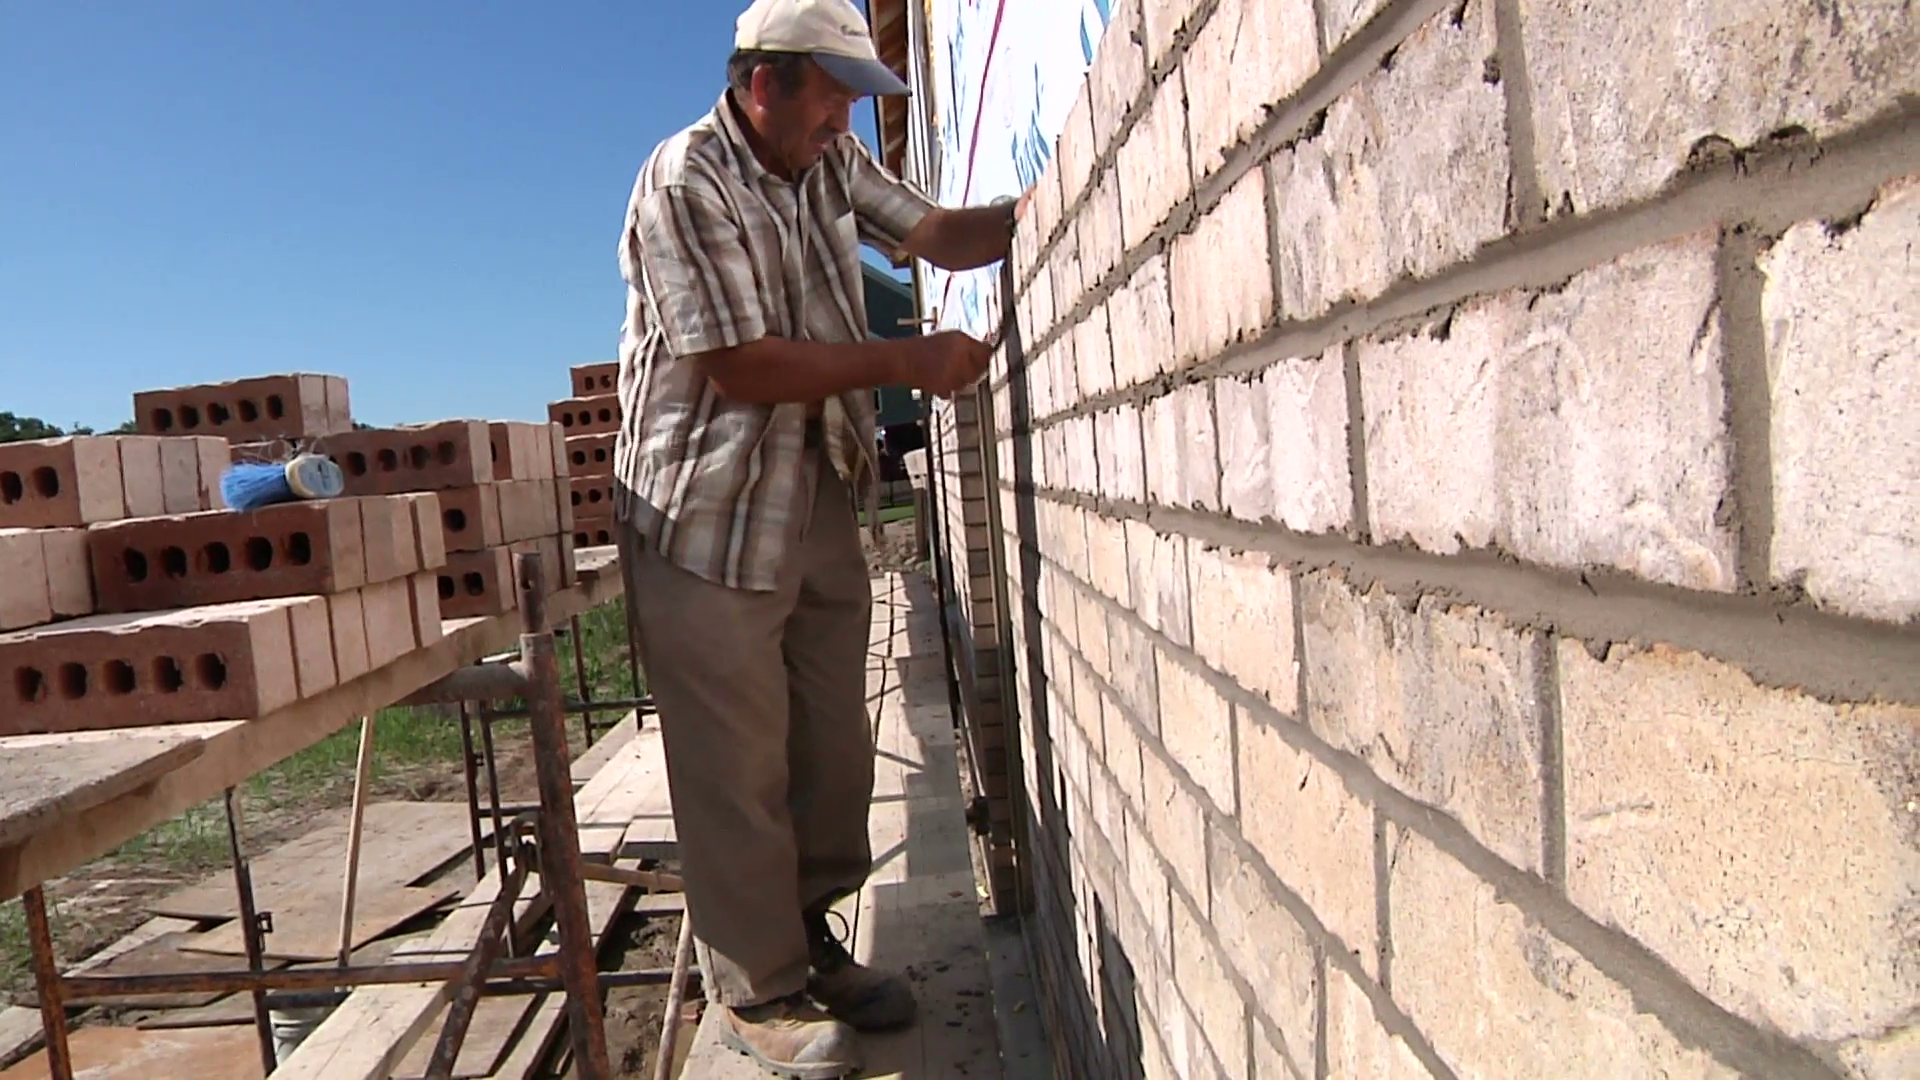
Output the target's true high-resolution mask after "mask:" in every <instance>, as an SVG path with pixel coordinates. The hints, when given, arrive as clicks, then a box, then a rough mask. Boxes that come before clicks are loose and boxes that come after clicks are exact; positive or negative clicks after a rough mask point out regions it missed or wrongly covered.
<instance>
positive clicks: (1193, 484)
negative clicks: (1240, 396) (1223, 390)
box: [1145, 383, 1220, 510]
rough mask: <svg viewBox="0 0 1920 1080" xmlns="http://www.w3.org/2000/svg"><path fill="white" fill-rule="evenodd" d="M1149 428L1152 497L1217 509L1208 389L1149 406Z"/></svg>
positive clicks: (1188, 390) (1186, 390)
mask: <svg viewBox="0 0 1920 1080" xmlns="http://www.w3.org/2000/svg"><path fill="white" fill-rule="evenodd" d="M1145 423H1146V429H1145V443H1146V452H1147V463H1146V464H1147V495H1148V497H1149V498H1150V499H1152V501H1154V502H1156V503H1159V504H1162V505H1165V506H1181V507H1200V508H1202V509H1208V510H1213V509H1218V508H1219V505H1220V467H1219V457H1218V449H1217V447H1216V443H1215V437H1214V430H1213V401H1212V399H1211V397H1210V395H1209V393H1208V387H1207V385H1206V384H1204V383H1196V384H1193V385H1190V386H1185V387H1182V388H1180V389H1179V390H1175V391H1174V392H1173V393H1171V394H1168V395H1166V396H1164V397H1160V398H1156V399H1155V400H1153V401H1152V402H1149V403H1148V405H1147V409H1146V421H1145Z"/></svg>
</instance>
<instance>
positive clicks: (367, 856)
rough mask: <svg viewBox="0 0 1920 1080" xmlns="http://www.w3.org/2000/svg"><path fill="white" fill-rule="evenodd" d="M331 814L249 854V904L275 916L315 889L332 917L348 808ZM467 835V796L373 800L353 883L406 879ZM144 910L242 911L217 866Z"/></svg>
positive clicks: (214, 914) (440, 862) (219, 914)
mask: <svg viewBox="0 0 1920 1080" xmlns="http://www.w3.org/2000/svg"><path fill="white" fill-rule="evenodd" d="M378 737H379V736H378V729H377V728H376V729H375V738H378ZM329 817H330V818H331V820H329V821H327V823H326V824H325V825H323V826H322V827H320V828H317V829H315V830H314V831H312V832H310V833H307V834H306V835H305V836H302V837H300V838H299V839H297V840H291V841H288V842H287V843H284V844H281V845H280V846H278V847H276V848H274V849H273V850H272V851H269V852H266V853H265V854H262V855H258V856H255V857H252V858H249V860H248V864H247V865H248V870H249V872H250V873H251V875H252V877H253V896H254V906H255V908H257V909H258V910H260V911H271V912H273V913H274V918H275V921H276V922H277V921H278V920H279V918H280V912H281V910H283V909H287V908H290V907H291V906H292V905H294V904H295V903H297V902H302V901H305V900H307V899H309V898H312V897H316V896H319V897H325V898H330V902H331V903H332V905H333V908H334V910H335V912H336V915H335V919H336V921H337V920H338V917H339V916H338V914H337V912H338V911H339V907H340V889H341V875H342V874H343V873H344V872H345V869H346V858H347V815H346V812H345V811H344V810H342V811H337V812H335V813H334V814H332V815H329ZM471 836H472V834H471V832H470V828H469V826H468V824H467V808H466V804H465V803H421V802H384V803H371V804H369V805H368V806H367V816H366V822H365V824H364V826H363V827H362V829H361V834H360V878H359V886H358V889H357V890H356V891H357V892H359V893H362V894H364V893H366V892H368V891H370V890H372V891H377V890H379V889H381V888H385V887H391V886H399V885H411V884H412V883H414V882H416V881H418V880H420V879H421V878H422V877H424V876H426V875H427V874H429V873H431V872H432V871H433V870H435V869H437V868H439V867H441V866H444V865H445V864H446V863H447V862H449V861H450V860H452V859H454V858H457V857H458V856H459V855H461V854H462V853H463V852H465V851H466V850H467V849H468V847H469V846H470V845H471ZM147 910H149V911H151V912H153V913H154V914H156V915H171V916H174V917H176V918H182V919H208V920H211V919H233V918H238V917H239V915H240V900H239V895H238V893H237V892H236V891H235V889H234V885H233V874H232V872H231V871H222V872H220V873H218V874H214V875H211V876H209V877H208V878H206V879H205V880H204V881H202V882H200V883H199V884H197V885H192V886H189V887H187V888H185V889H180V890H177V891H175V892H172V893H169V894H167V895H166V896H163V897H161V898H160V899H158V900H156V901H154V902H153V903H152V904H149V905H148V907H147Z"/></svg>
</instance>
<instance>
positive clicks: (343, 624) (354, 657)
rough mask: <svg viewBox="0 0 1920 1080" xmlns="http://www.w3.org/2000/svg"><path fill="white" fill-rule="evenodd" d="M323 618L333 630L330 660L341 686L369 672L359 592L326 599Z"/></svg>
mask: <svg viewBox="0 0 1920 1080" xmlns="http://www.w3.org/2000/svg"><path fill="white" fill-rule="evenodd" d="M326 600H327V618H328V620H329V622H331V624H332V627H333V660H334V664H335V666H336V668H337V669H338V673H339V676H340V681H341V682H343V683H344V682H350V681H352V680H354V679H357V678H359V677H360V676H362V675H365V674H366V673H367V672H368V671H370V670H372V667H373V664H372V661H371V659H370V658H369V657H368V655H367V616H366V605H365V604H363V603H361V602H360V590H359V589H349V590H347V591H346V592H342V593H335V594H333V595H332V596H329V597H327V598H326Z"/></svg>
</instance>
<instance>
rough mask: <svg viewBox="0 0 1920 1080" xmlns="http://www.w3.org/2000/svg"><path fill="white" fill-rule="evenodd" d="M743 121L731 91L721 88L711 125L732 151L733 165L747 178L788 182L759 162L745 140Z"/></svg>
mask: <svg viewBox="0 0 1920 1080" xmlns="http://www.w3.org/2000/svg"><path fill="white" fill-rule="evenodd" d="M745 123H746V121H745V119H744V118H742V117H741V115H740V112H739V106H738V105H736V104H734V101H733V91H731V90H722V91H721V92H720V103H719V104H717V105H715V106H714V107H713V126H714V130H716V131H718V132H719V133H720V137H721V138H722V139H724V140H726V143H727V149H728V150H730V151H731V152H732V153H733V162H734V167H735V168H737V169H739V170H740V175H741V176H742V177H744V178H746V179H748V180H753V181H761V180H770V181H773V182H774V183H776V184H785V183H788V181H786V180H783V179H781V178H780V177H779V176H776V175H775V174H774V173H773V172H771V171H770V170H768V168H767V167H766V166H765V165H762V164H761V163H760V158H759V157H758V156H756V155H755V154H754V152H753V144H752V143H751V142H748V141H747V133H746V130H745V128H744V127H743V125H744V124H745Z"/></svg>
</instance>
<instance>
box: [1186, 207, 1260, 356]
mask: <svg viewBox="0 0 1920 1080" xmlns="http://www.w3.org/2000/svg"><path fill="white" fill-rule="evenodd" d="M1261 175H1262V174H1261V173H1260V172H1258V171H1257V170H1256V171H1251V172H1248V173H1247V175H1245V176H1243V177H1241V178H1240V180H1239V181H1238V182H1237V183H1235V184H1234V185H1233V188H1232V190H1230V191H1229V192H1227V195H1226V197H1225V198H1223V199H1221V200H1220V203H1219V205H1217V206H1215V207H1214V208H1213V209H1212V210H1211V211H1210V212H1209V213H1208V214H1207V215H1206V216H1205V217H1203V218H1201V219H1200V221H1199V223H1198V224H1197V225H1196V226H1195V227H1194V230H1193V231H1192V232H1191V233H1188V234H1186V235H1184V236H1180V237H1177V238H1175V239H1174V242H1173V255H1172V259H1171V260H1170V262H1169V269H1168V273H1167V276H1168V280H1169V281H1170V282H1171V283H1172V285H1173V351H1174V355H1175V356H1176V357H1177V358H1178V360H1179V362H1180V363H1181V364H1183V365H1185V364H1191V363H1195V362H1197V361H1200V360H1205V359H1208V358H1209V357H1211V356H1213V355H1214V354H1216V353H1218V352H1219V351H1220V350H1222V349H1224V348H1226V347H1227V346H1228V345H1231V344H1233V343H1234V342H1236V341H1239V340H1240V339H1242V338H1243V337H1252V336H1254V335H1256V334H1258V333H1259V332H1260V330H1262V329H1263V328H1264V327H1265V326H1266V324H1267V321H1268V320H1269V319H1271V318H1272V317H1273V275H1272V271H1271V269H1270V267H1269V264H1268V262H1267V240H1268V231H1267V204H1266V194H1265V192H1264V191H1263V190H1262V186H1263V185H1262V180H1261Z"/></svg>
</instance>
